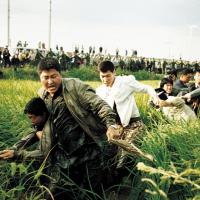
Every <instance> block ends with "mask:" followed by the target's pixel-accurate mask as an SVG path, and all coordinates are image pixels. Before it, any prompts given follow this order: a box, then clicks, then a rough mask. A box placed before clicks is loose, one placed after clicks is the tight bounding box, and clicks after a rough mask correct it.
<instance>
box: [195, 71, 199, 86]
mask: <svg viewBox="0 0 200 200" xmlns="http://www.w3.org/2000/svg"><path fill="white" fill-rule="evenodd" d="M194 80H195V83H196V84H198V85H199V84H200V72H196V74H195V76H194Z"/></svg>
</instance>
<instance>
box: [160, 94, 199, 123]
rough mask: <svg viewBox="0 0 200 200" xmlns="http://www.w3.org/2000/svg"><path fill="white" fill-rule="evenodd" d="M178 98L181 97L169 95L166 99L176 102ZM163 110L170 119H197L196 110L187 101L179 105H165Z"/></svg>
mask: <svg viewBox="0 0 200 200" xmlns="http://www.w3.org/2000/svg"><path fill="white" fill-rule="evenodd" d="M178 98H180V97H174V96H169V97H168V100H166V101H168V102H172V103H174V104H176V100H178ZM162 111H163V114H164V115H165V116H166V117H167V118H168V119H169V120H176V121H192V120H196V119H197V116H196V114H195V112H194V111H193V110H192V109H191V108H190V107H189V106H188V105H186V104H185V103H183V104H182V105H180V106H178V107H176V106H173V107H163V108H162Z"/></svg>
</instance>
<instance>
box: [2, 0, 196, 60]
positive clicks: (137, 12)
mask: <svg viewBox="0 0 200 200" xmlns="http://www.w3.org/2000/svg"><path fill="white" fill-rule="evenodd" d="M7 1H8V0H0V46H5V45H6V44H7ZM48 28H49V0H10V38H11V45H12V46H15V45H16V44H17V41H19V40H21V41H27V42H28V43H29V46H31V47H33V48H37V45H38V42H39V41H42V42H45V43H46V46H47V47H48V30H49V29H48ZM51 33H52V37H51V47H52V49H55V46H56V44H58V45H59V46H63V47H64V50H66V51H71V50H72V49H73V48H74V47H75V46H78V45H79V47H81V46H82V45H83V46H84V48H85V50H87V51H88V46H90V45H91V46H95V47H96V50H98V48H99V47H100V46H102V47H103V48H104V50H105V49H107V52H110V53H114V52H115V50H116V48H118V49H119V50H120V54H121V55H124V53H125V50H126V49H127V50H128V53H129V54H131V50H132V49H136V50H137V51H138V55H139V56H146V57H161V58H179V57H182V58H183V59H190V60H195V59H197V60H200V0H101V1H100V0H84V1H83V0H73V1H72V0H71V1H69V0H52V32H51Z"/></svg>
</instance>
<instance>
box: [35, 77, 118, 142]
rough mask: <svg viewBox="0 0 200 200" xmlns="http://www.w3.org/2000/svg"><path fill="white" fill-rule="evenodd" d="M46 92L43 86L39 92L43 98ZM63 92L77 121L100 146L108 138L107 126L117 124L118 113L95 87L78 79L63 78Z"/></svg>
mask: <svg viewBox="0 0 200 200" xmlns="http://www.w3.org/2000/svg"><path fill="white" fill-rule="evenodd" d="M45 93H46V91H45V90H44V89H43V88H41V89H40V90H39V92H38V94H39V96H40V97H41V98H42V99H44V97H45ZM62 94H63V97H64V99H65V103H66V106H67V108H68V109H69V111H70V112H71V114H72V116H73V117H74V118H75V120H76V121H77V123H78V124H79V125H80V126H81V127H82V129H83V130H84V131H85V132H86V133H87V134H88V135H89V136H90V137H91V138H92V139H93V140H94V141H95V142H96V143H97V144H98V145H99V146H102V145H103V142H105V140H107V138H106V130H107V128H108V127H109V126H110V125H112V124H115V118H116V114H115V113H114V112H113V111H112V109H111V108H110V106H109V105H108V104H107V103H106V102H105V101H104V100H102V99H101V98H100V97H99V96H98V95H96V93H95V91H94V89H92V88H91V87H90V86H89V85H87V84H85V83H83V82H82V81H80V80H78V79H72V78H65V79H62Z"/></svg>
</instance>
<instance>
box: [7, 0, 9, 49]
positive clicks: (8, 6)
mask: <svg viewBox="0 0 200 200" xmlns="http://www.w3.org/2000/svg"><path fill="white" fill-rule="evenodd" d="M7 31H8V32H7V45H8V46H10V0H8V27H7Z"/></svg>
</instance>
